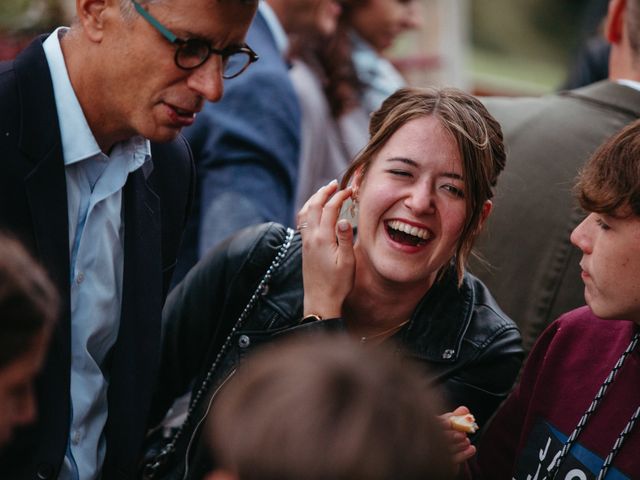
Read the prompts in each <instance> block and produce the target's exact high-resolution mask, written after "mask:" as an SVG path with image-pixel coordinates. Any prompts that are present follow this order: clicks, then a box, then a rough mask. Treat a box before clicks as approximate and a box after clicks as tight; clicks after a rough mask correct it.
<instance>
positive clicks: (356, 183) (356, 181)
mask: <svg viewBox="0 0 640 480" xmlns="http://www.w3.org/2000/svg"><path fill="white" fill-rule="evenodd" d="M363 171H364V167H363V166H362V165H360V166H359V167H358V168H357V169H356V171H355V172H353V179H352V180H351V188H352V189H353V195H352V196H351V198H354V199H357V198H358V191H359V190H360V187H361V186H362V180H363Z"/></svg>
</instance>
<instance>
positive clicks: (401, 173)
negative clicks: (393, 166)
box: [389, 170, 411, 177]
mask: <svg viewBox="0 0 640 480" xmlns="http://www.w3.org/2000/svg"><path fill="white" fill-rule="evenodd" d="M389 173H390V174H391V175H396V176H399V177H410V176H411V173H409V172H407V171H406V170H389Z"/></svg>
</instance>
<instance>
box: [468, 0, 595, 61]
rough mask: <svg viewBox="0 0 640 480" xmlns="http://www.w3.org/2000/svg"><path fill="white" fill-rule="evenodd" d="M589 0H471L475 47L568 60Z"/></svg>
mask: <svg viewBox="0 0 640 480" xmlns="http://www.w3.org/2000/svg"><path fill="white" fill-rule="evenodd" d="M587 3H588V2H587V1H586V0H472V2H471V4H472V10H471V11H472V23H473V34H472V35H473V42H474V45H475V46H476V47H479V48H481V49H485V50H488V51H491V52H493V53H503V54H506V55H511V56H516V57H524V58H530V59H535V60H539V61H550V62H554V63H558V62H565V61H566V59H567V58H568V56H569V54H570V53H571V52H572V51H573V49H574V48H575V46H576V44H577V43H578V41H579V40H580V39H579V33H580V25H581V20H582V15H583V12H584V9H585V7H586V4H587Z"/></svg>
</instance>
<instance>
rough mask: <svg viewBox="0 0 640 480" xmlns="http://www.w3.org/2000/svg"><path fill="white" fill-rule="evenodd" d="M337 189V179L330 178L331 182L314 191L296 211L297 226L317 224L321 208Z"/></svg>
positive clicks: (320, 215)
mask: <svg viewBox="0 0 640 480" xmlns="http://www.w3.org/2000/svg"><path fill="white" fill-rule="evenodd" d="M337 189H338V182H337V180H331V182H329V183H328V184H327V185H325V186H324V187H321V188H320V189H319V190H318V191H317V192H316V193H314V194H313V195H311V197H310V198H309V200H307V201H306V203H305V204H304V205H303V206H302V208H301V209H300V212H298V217H297V220H298V226H303V227H304V226H306V228H313V227H315V226H317V225H319V224H320V221H321V219H322V210H323V208H324V206H325V204H326V203H327V201H328V200H329V199H330V198H331V195H333V194H334V193H335V191H336V190H337ZM303 229H304V228H303ZM301 233H302V232H301Z"/></svg>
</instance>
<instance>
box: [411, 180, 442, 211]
mask: <svg viewBox="0 0 640 480" xmlns="http://www.w3.org/2000/svg"><path fill="white" fill-rule="evenodd" d="M405 205H406V206H407V207H408V208H409V209H410V210H411V211H412V212H413V214H414V215H430V214H433V213H434V212H435V210H436V208H435V195H434V194H433V192H432V190H431V187H430V186H426V185H416V186H415V187H413V188H412V189H411V190H410V191H409V192H407V197H406V199H405Z"/></svg>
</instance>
